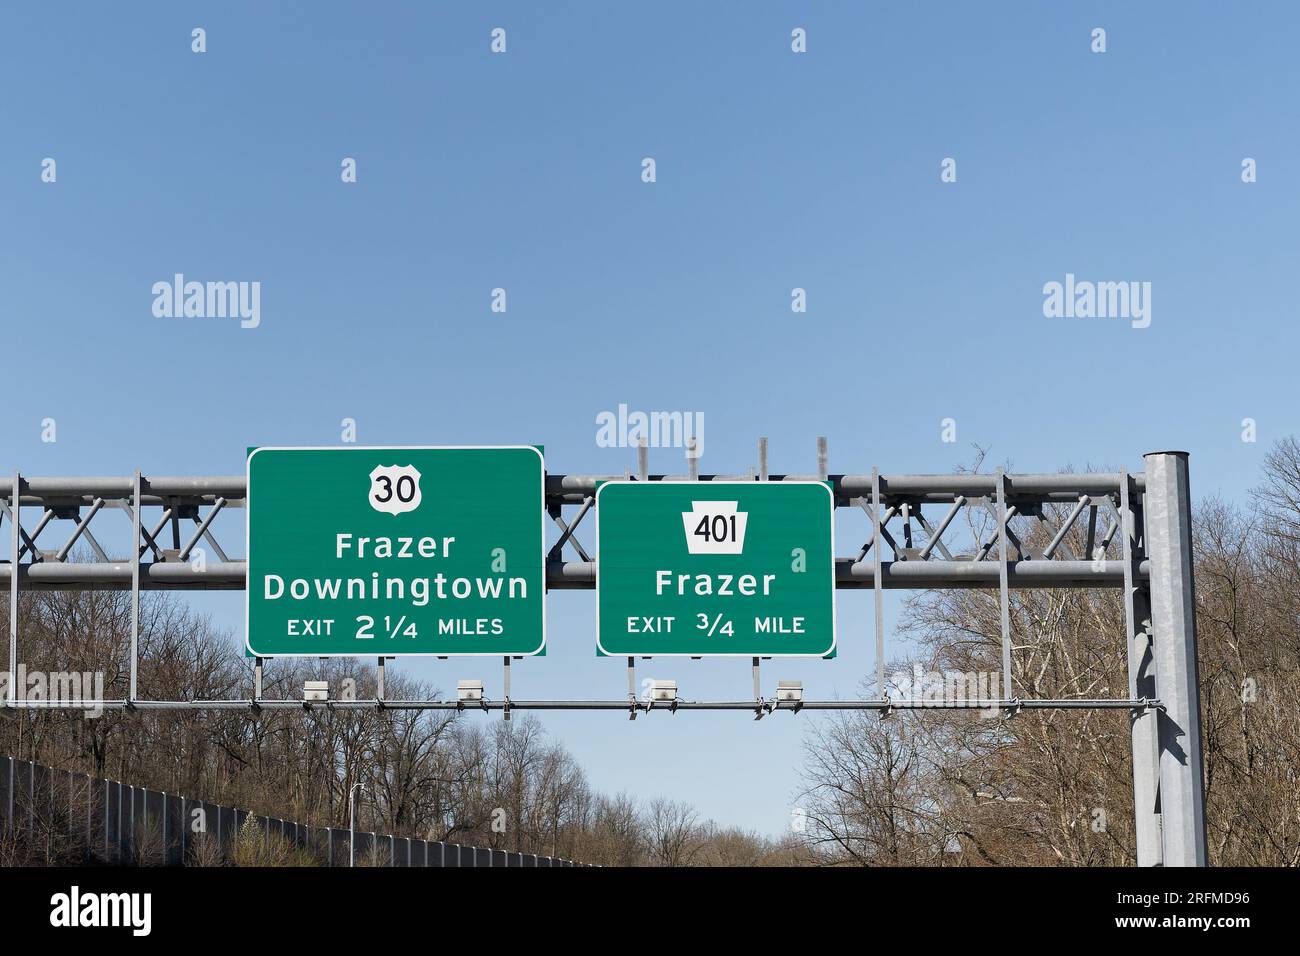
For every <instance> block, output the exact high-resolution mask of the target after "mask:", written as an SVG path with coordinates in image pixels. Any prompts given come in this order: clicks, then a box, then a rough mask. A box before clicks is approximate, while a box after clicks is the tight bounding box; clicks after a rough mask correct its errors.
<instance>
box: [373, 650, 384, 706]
mask: <svg viewBox="0 0 1300 956" xmlns="http://www.w3.org/2000/svg"><path fill="white" fill-rule="evenodd" d="M383 699H384V659H383V658H382V657H381V658H379V661H378V663H377V664H376V665H375V700H383Z"/></svg>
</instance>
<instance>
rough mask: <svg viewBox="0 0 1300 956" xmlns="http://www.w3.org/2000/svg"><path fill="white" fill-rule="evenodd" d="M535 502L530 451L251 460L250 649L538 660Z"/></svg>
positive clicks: (257, 454)
mask: <svg viewBox="0 0 1300 956" xmlns="http://www.w3.org/2000/svg"><path fill="white" fill-rule="evenodd" d="M544 494H545V475H544V471H543V466H542V455H541V452H540V451H539V450H538V449H536V448H532V447H529V446H511V447H493V448H430V447H418V448H403V447H396V448H360V447H352V448H349V447H341V448H340V447H335V448H258V449H256V450H254V451H253V452H252V454H250V455H249V458H248V502H247V505H248V611H247V621H246V624H247V629H246V633H247V642H248V650H249V651H250V652H251V653H253V654H255V655H258V656H261V657H306V656H311V657H316V656H331V655H366V656H389V655H392V656H400V655H438V656H454V655H473V654H493V655H501V656H504V655H515V656H520V655H530V654H538V653H541V651H542V649H543V647H544V646H545V643H546V610H545V608H546V595H545V583H546V577H545V555H544V546H545V544H544V540H543V524H542V523H543V521H544V519H545V510H544V507H543V499H544Z"/></svg>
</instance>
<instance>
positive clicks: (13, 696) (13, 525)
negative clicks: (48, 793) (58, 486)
mask: <svg viewBox="0 0 1300 956" xmlns="http://www.w3.org/2000/svg"><path fill="white" fill-rule="evenodd" d="M21 486H22V478H21V476H20V475H19V474H18V469H17V468H15V469H14V494H13V497H12V498H11V499H10V501H9V522H10V524H9V703H10V704H11V705H12V704H16V703H18V531H19V529H20V528H21V525H20V524H19V522H18V507H19V505H20V504H21V502H22V487H21ZM12 770H13V765H12V764H10V771H11V772H12ZM9 795H10V798H11V799H12V797H13V787H12V786H11V787H10V788H9Z"/></svg>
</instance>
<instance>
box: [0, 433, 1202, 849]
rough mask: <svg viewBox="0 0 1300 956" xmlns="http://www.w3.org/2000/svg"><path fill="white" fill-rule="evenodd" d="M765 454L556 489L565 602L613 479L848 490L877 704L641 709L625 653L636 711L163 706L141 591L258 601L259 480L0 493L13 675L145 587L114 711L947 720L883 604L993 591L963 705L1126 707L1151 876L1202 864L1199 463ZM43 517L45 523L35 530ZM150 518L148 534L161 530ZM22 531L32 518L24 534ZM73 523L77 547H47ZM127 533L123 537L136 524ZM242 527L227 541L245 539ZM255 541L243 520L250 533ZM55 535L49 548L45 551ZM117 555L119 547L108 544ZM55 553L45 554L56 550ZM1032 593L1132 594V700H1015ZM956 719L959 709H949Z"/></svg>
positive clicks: (0, 566)
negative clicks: (142, 627)
mask: <svg viewBox="0 0 1300 956" xmlns="http://www.w3.org/2000/svg"><path fill="white" fill-rule="evenodd" d="M766 452H767V449H766V442H765V441H763V442H760V446H759V462H760V464H759V467H758V469H757V471H756V472H755V471H751V472H750V473H749V474H748V475H700V474H698V458H696V457H694V456H692V455H689V454H688V462H689V463H690V471H689V473H688V474H687V475H684V476H672V475H651V474H648V472H647V469H646V453H645V449H644V448H642V449H640V455H639V467H638V470H637V473H636V474H630V473H625V474H623V475H567V474H548V475H547V477H546V510H547V512H548V514H549V515H550V517H551V519H552V520H553V522H554V525H555V529H556V531H555V539H554V542H553V544H552V545H551V547H550V550H549V553H548V555H547V571H546V578H547V586H548V589H552V590H566V589H590V588H594V587H595V581H596V562H597V557H596V556H593V554H592V553H591V551H590V550H589V549H588V548H586V547H585V546H584V545H583V543H582V541H581V539H580V537H579V534H578V532H579V531H580V529H581V528H582V527H583V522H584V520H585V519H587V518H588V516H590V515H591V514H592V512H593V510H594V508H595V499H596V488H597V486H598V485H599V483H600V482H602V481H609V480H633V481H701V482H707V481H711V480H729V481H735V480H754V481H790V480H799V481H807V480H821V481H825V482H827V483H829V485H830V486H831V488H832V489H833V491H834V495H835V505H836V508H837V509H845V510H847V511H848V512H849V513H851V514H854V515H858V516H861V517H862V518H864V519H865V521H864V522H863V524H864V527H863V531H862V539H863V540H864V543H863V544H862V546H861V547H860V548H858V549H857V550H856V551H854V552H853V553H850V554H844V555H841V556H838V557H837V558H836V586H837V587H838V588H846V589H869V590H871V591H873V592H874V612H875V614H874V617H875V652H876V662H877V664H876V681H877V689H878V697H877V698H876V699H874V700H821V701H815V700H809V701H797V702H791V701H777V700H765V699H764V698H763V696H762V694H761V690H760V687H759V666H760V662H759V659H758V658H755V659H754V660H753V674H754V699H752V700H742V701H687V700H674V701H670V702H658V703H656V702H654V701H643V700H640V699H639V698H638V696H637V694H636V685H635V670H634V668H635V662H634V659H632V658H628V661H627V665H628V696H627V698H626V699H613V700H531V701H530V700H512V699H511V698H510V658H508V657H507V658H504V664H505V695H504V699H503V700H500V701H490V700H484V701H476V702H473V703H469V704H467V703H465V702H462V701H448V700H425V701H403V700H388V699H385V697H384V691H383V671H384V660H385V659H384V658H379V660H378V678H379V680H378V693H377V696H376V699H375V700H369V701H365V700H359V701H328V702H311V701H303V700H294V699H267V698H264V697H263V696H262V692H261V683H262V681H261V675H262V666H261V664H262V662H261V660H260V659H258V660H257V661H256V662H255V668H254V671H255V676H254V686H253V689H252V690H253V693H252V696H251V697H249V698H248V699H246V700H221V701H217V700H186V701H155V700H146V699H141V698H140V697H139V695H138V692H137V691H138V688H137V666H136V665H137V658H138V653H137V650H138V637H139V624H140V593H141V592H142V591H144V590H156V589H173V590H240V589H243V588H244V587H245V586H246V577H247V568H246V562H245V560H244V558H243V557H240V556H238V555H236V556H232V555H231V554H229V553H228V552H227V551H226V549H225V548H223V547H222V545H221V544H220V542H219V540H218V537H217V531H218V529H219V526H221V525H222V523H223V520H224V521H225V522H227V523H229V522H231V520H232V519H231V518H230V516H231V515H232V514H237V513H238V512H239V511H240V510H241V509H242V508H243V506H244V498H245V492H246V489H245V478H244V476H242V475H239V476H218V477H145V476H142V475H141V474H140V473H139V472H138V471H137V472H136V473H135V474H134V475H133V476H131V477H126V478H66V477H53V478H46V477H24V476H23V475H21V474H20V473H18V472H14V474H13V480H12V485H11V487H10V489H9V494H8V495H6V496H4V497H0V523H3V522H7V523H8V531H9V534H8V538H9V550H8V559H7V560H6V561H3V562H0V587H3V588H6V589H7V590H8V594H9V672H10V674H15V673H16V672H17V668H18V660H17V651H18V597H19V594H20V593H21V592H22V591H40V590H100V589H114V590H129V591H130V592H131V594H132V602H131V604H132V613H131V621H132V633H131V662H130V664H131V668H130V693H129V696H128V697H127V698H126V699H124V700H107V701H103V702H93V703H94V704H95V705H98V706H103V707H107V708H113V707H117V708H122V709H126V710H149V709H181V708H205V709H249V710H252V711H253V712H258V711H261V710H299V711H302V710H311V709H313V708H336V709H359V708H390V709H399V708H405V709H459V710H463V709H466V708H469V709H479V708H481V709H484V710H499V711H502V712H503V714H504V716H505V717H506V718H507V719H509V715H510V711H511V710H512V709H519V710H528V709H532V710H623V711H627V712H628V713H629V716H630V717H632V718H633V719H635V717H636V716H637V714H638V713H647V712H649V711H651V710H670V711H673V712H677V711H690V710H738V711H750V712H753V713H754V714H755V716H756V717H759V718H761V717H763V716H765V715H767V714H771V713H773V712H775V711H779V710H789V711H795V712H797V711H799V710H842V709H870V710H877V711H879V712H881V714H882V715H888V714H889V713H890V712H892V711H895V710H907V709H918V708H922V707H933V706H934V703H933V702H929V701H918V700H899V699H891V697H890V696H889V695H888V694H887V693H886V689H885V675H884V667H885V644H884V627H883V611H882V594H883V591H884V590H885V589H911V590H929V589H936V588H983V589H989V590H990V591H992V590H996V591H997V593H998V597H999V602H1000V609H1001V632H1002V634H1001V637H1002V688H1001V690H1002V696H1001V698H1000V699H998V700H981V701H967V702H958V703H957V704H956V706H958V707H961V706H966V707H970V708H980V709H989V708H997V709H999V710H1002V711H1003V712H1004V713H1005V714H1006V715H1008V716H1014V715H1015V714H1016V713H1017V712H1019V711H1020V710H1041V709H1049V710H1050V709H1060V710H1065V709H1108V708H1109V709H1116V708H1117V709H1124V710H1128V711H1129V712H1130V718H1131V728H1132V750H1133V771H1134V797H1135V801H1136V808H1137V814H1136V821H1137V837H1138V862H1139V865H1160V864H1162V863H1164V864H1169V865H1204V864H1205V828H1204V808H1203V803H1204V794H1203V783H1202V772H1201V743H1200V739H1201V738H1200V714H1199V698H1198V691H1197V675H1196V634H1195V621H1194V603H1193V602H1194V598H1193V582H1192V563H1191V508H1190V496H1189V491H1188V466H1187V456H1186V455H1185V454H1184V453H1181V452H1157V453H1152V454H1150V455H1147V456H1146V468H1147V470H1146V472H1145V474H1128V473H1125V472H1119V473H1110V474H1099V473H1087V474H1046V475H1029V474H1023V475H1022V474H1007V473H1004V472H1002V471H998V472H995V473H992V474H959V475H894V474H881V473H880V472H879V471H876V470H873V471H872V472H870V473H862V474H829V473H827V470H826V454H825V442H824V440H821V441H819V454H818V474H816V475H771V474H769V473H768V469H767V453H766ZM111 511H121V512H123V513H124V515H125V517H126V519H127V520H128V521H129V527H130V536H129V538H128V539H127V541H126V548H125V549H126V555H127V556H126V557H125V558H112V557H110V556H109V553H108V550H107V549H106V548H105V547H104V546H103V545H102V544H101V543H100V541H99V539H98V538H97V537H96V536H95V534H94V533H93V532H92V528H91V525H92V523H96V527H100V526H102V524H103V522H104V519H103V517H102V516H103V514H104V513H105V512H111ZM28 516H30V517H28ZM146 516H147V519H148V520H146ZM24 521H27V522H28V523H27V524H26V525H25V524H24ZM59 523H61V524H62V525H64V526H66V527H68V529H69V530H68V531H67V533H66V535H63V534H60V537H59V538H57V539H55V540H53V541H50V540H49V539H50V534H51V533H52V532H51V530H50V529H51V528H52V527H54V526H56V525H57V524H59ZM119 530H124V526H123V525H121V524H119ZM228 530H229V529H228ZM233 533H235V534H237V536H238V538H240V539H242V538H243V527H242V522H238V525H237V529H234V532H233ZM43 538H44V539H45V540H42V539H43ZM106 540H107V539H106ZM47 542H48V543H49V544H50V545H51V546H50V547H47V548H42V544H45V543H47ZM1015 588H1114V589H1120V590H1122V593H1123V596H1124V608H1125V621H1126V634H1125V641H1126V645H1127V659H1128V670H1129V677H1128V696H1127V697H1126V698H1117V699H1059V700H1021V699H1018V698H1017V697H1016V696H1015V695H1014V693H1013V688H1012V680H1011V675H1012V666H1011V664H1012V643H1011V626H1010V599H1009V592H1010V590H1011V589H1015ZM16 685H17V682H16V681H14V680H10V681H9V695H8V698H7V700H5V701H4V702H3V706H4V707H6V708H25V707H26V708H34V709H35V708H50V707H62V708H66V709H86V708H87V706H89V705H90V703H91V702H82V701H71V702H54V701H48V700H25V699H23V698H22V697H21V696H19V694H18V693H17V686H16ZM945 706H949V705H948V704H945Z"/></svg>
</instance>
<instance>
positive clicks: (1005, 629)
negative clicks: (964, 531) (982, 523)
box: [997, 468, 1014, 713]
mask: <svg viewBox="0 0 1300 956" xmlns="http://www.w3.org/2000/svg"><path fill="white" fill-rule="evenodd" d="M997 493H998V607H999V609H1000V610H1001V612H1002V699H1003V700H1005V701H1011V700H1012V699H1013V698H1012V696H1011V595H1010V594H1009V593H1008V590H1007V587H1008V584H1007V476H1006V473H1005V472H1003V470H1002V469H1001V468H999V469H998V474H997ZM1013 713H1014V712H1013Z"/></svg>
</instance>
